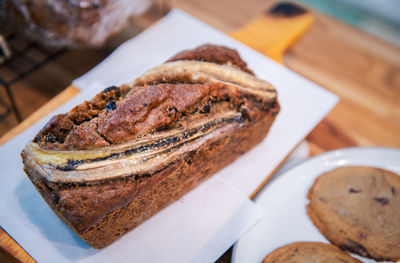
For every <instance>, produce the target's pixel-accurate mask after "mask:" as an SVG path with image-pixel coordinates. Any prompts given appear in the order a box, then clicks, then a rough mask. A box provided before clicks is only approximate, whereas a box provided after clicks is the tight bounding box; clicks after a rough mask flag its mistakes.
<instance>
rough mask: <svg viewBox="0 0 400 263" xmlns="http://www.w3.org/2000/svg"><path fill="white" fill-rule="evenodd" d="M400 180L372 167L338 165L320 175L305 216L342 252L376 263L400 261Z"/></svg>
mask: <svg viewBox="0 0 400 263" xmlns="http://www.w3.org/2000/svg"><path fill="white" fill-rule="evenodd" d="M398 189H400V176H398V175H396V174H394V173H392V172H390V171H387V170H383V169H379V168H373V167H362V166H361V167H340V168H337V169H334V170H332V171H329V172H327V173H324V174H322V175H320V176H319V177H318V178H317V179H316V180H315V182H314V184H313V185H312V187H311V188H310V190H309V192H308V199H309V200H310V203H309V204H308V205H307V213H308V215H309V217H310V218H311V220H312V221H313V223H314V225H315V226H316V227H317V228H318V229H319V231H320V232H321V233H322V234H323V235H324V236H325V237H326V238H327V239H328V240H329V241H331V242H332V243H333V244H335V245H337V246H339V247H340V248H342V249H345V250H349V251H351V252H353V253H356V254H359V255H361V256H364V257H369V258H373V259H375V260H378V261H382V260H389V261H395V260H399V259H400V221H399V218H400V209H399V208H400V196H399V194H398V191H399V190H398Z"/></svg>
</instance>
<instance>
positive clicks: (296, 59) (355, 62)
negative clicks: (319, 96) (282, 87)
mask: <svg viewBox="0 0 400 263" xmlns="http://www.w3.org/2000/svg"><path fill="white" fill-rule="evenodd" d="M275 2H276V1H264V0H248V1H246V2H244V1H240V0H235V1H231V0H220V1H203V0H175V1H172V6H174V7H180V8H182V9H183V10H185V11H187V12H188V13H190V14H192V15H194V16H196V17H198V18H200V19H201V20H203V21H205V22H207V23H209V24H210V25H212V26H214V27H216V28H218V29H220V30H222V31H225V32H231V31H233V30H235V29H237V28H239V27H241V26H242V25H244V24H246V23H248V22H249V21H250V20H251V19H253V18H255V17H258V16H260V15H261V14H262V13H263V12H264V11H265V10H267V9H269V8H270V6H271V5H272V4H274V3H275ZM227 7H229V10H227ZM159 12H160V10H159V8H158V7H155V8H153V9H152V10H150V11H149V12H147V13H146V14H145V15H142V16H140V17H139V18H136V19H135V20H134V23H135V26H133V27H131V28H130V29H129V30H126V31H125V32H124V34H122V37H125V39H126V38H128V37H132V36H133V35H134V34H137V33H138V32H140V31H141V30H143V29H145V28H146V27H148V26H149V25H150V24H152V23H153V22H154V21H156V20H157V19H158V18H159ZM312 14H313V17H314V22H313V24H312V26H311V28H310V29H309V30H308V32H307V33H306V34H305V35H304V36H303V37H302V38H301V39H300V40H299V41H298V42H297V43H296V44H295V45H294V46H293V47H292V48H291V49H290V50H289V51H288V52H287V53H286V55H285V57H284V60H283V62H284V65H285V66H287V67H288V68H290V69H291V70H293V71H295V72H297V73H299V74H301V75H303V76H305V77H306V78H308V79H310V80H312V81H314V82H316V83H318V84H319V85H321V86H323V87H325V88H326V89H328V90H330V91H332V92H334V93H336V94H338V95H339V96H340V101H339V103H338V105H337V106H336V107H335V108H334V109H333V110H332V111H331V112H330V113H329V114H328V115H327V117H326V118H325V119H324V120H323V121H322V122H321V123H320V124H319V125H318V126H317V127H316V128H315V129H314V130H313V131H312V132H311V133H310V134H309V135H308V137H307V138H306V141H307V142H308V144H309V146H310V150H311V154H312V155H315V154H318V153H321V152H325V151H328V150H333V149H338V148H343V147H351V146H385V147H397V148H400V48H398V47H395V46H393V45H390V44H388V43H385V42H383V41H381V40H378V39H376V38H374V37H372V36H369V35H367V34H365V33H363V32H360V31H358V30H357V29H354V28H352V27H350V26H348V25H346V24H344V23H342V22H339V21H337V20H335V19H333V18H331V17H328V16H326V15H323V14H321V13H319V12H315V11H312ZM120 41H122V40H120ZM120 41H118V40H113V41H112V42H111V43H110V44H108V46H107V47H106V48H105V49H103V50H99V51H90V52H89V54H88V53H82V52H81V53H79V52H78V53H75V54H80V56H79V57H76V56H75V57H74V59H75V60H79V59H82V60H84V61H87V63H86V65H82V66H81V67H79V66H78V67H74V68H73V70H68V67H63V65H62V63H64V62H65V61H67V62H68V60H63V61H59V62H57V63H60V65H55V66H56V69H57V71H58V73H57V74H59V75H65V76H75V77H77V76H79V75H80V74H83V73H84V72H85V71H86V70H87V65H92V64H93V65H94V64H95V63H98V61H99V58H104V57H105V56H106V55H107V54H108V53H109V52H110V51H111V50H112V49H113V48H115V47H116V45H117V44H118V43H120ZM105 50H106V51H105ZM68 52H74V51H68ZM69 59H71V58H69ZM53 71H54V69H53ZM43 78H45V75H44V76H43ZM71 80H72V79H71ZM60 83H65V79H62V81H60ZM52 85H54V81H53V83H52ZM293 88H294V89H295V88H296V83H293ZM77 92H78V91H77V90H74V89H66V90H64V91H63V92H61V93H60V94H59V95H58V96H56V97H55V98H53V99H52V100H51V101H49V102H48V103H47V104H45V105H44V106H43V107H42V108H40V109H39V110H37V111H36V112H35V113H34V114H32V115H31V116H29V117H28V118H27V119H25V120H24V121H23V122H22V123H21V124H19V125H18V126H16V127H15V128H14V129H12V130H10V131H9V132H8V133H6V134H5V135H4V136H3V137H2V138H0V144H2V143H4V142H6V141H7V140H9V139H11V138H12V137H14V136H15V135H17V134H18V133H20V132H21V131H23V130H24V129H26V128H27V127H29V126H30V125H32V124H33V123H35V122H36V121H38V120H39V119H40V118H41V117H43V116H45V115H47V114H48V113H49V112H51V111H52V110H54V109H55V108H57V107H58V106H59V105H60V104H62V103H63V102H66V101H68V100H69V99H70V98H71V97H73V96H74V95H75V94H76V93H77ZM0 230H1V229H0ZM0 261H1V262H3V261H5V262H18V261H22V262H34V260H33V259H32V258H31V257H30V256H29V255H28V254H27V253H26V252H25V251H24V250H23V249H21V248H20V247H19V246H18V244H16V243H15V241H13V240H12V239H11V238H10V237H9V236H8V235H7V234H6V233H4V232H3V231H0ZM219 262H230V252H228V253H225V254H224V255H223V256H222V258H221V259H220V260H219Z"/></svg>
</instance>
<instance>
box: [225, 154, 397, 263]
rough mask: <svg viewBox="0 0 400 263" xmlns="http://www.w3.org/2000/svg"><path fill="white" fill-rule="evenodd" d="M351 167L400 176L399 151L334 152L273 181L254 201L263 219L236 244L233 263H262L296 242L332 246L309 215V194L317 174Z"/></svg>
mask: <svg viewBox="0 0 400 263" xmlns="http://www.w3.org/2000/svg"><path fill="white" fill-rule="evenodd" d="M351 165H363V166H374V167H380V168H385V169H388V170H391V171H394V172H396V173H400V149H393V148H363V147H357V148H348V149H343V150H338V151H332V152H328V153H325V154H321V155H318V156H316V157H313V158H311V159H309V160H308V161H305V162H303V163H301V164H300V165H298V166H296V167H294V168H293V169H291V170H290V171H288V172H286V173H284V174H281V175H279V176H277V177H276V178H273V179H272V180H271V181H270V182H269V183H268V184H267V185H266V186H265V187H264V189H263V190H262V191H261V192H260V193H259V194H258V195H257V197H256V198H255V202H256V204H257V205H258V206H259V207H260V208H261V209H262V210H263V211H264V213H265V214H264V217H263V218H262V219H261V220H260V221H259V222H258V223H257V224H256V225H255V226H254V227H253V228H252V229H250V231H248V232H247V233H246V234H245V235H244V236H243V237H242V238H241V239H240V240H239V241H238V242H237V243H236V245H235V247H234V249H233V254H232V262H233V263H244V262H246V263H248V262H261V261H262V259H263V258H264V257H265V256H266V255H267V254H268V253H270V252H271V251H273V250H274V249H276V248H278V247H281V246H283V245H286V244H289V243H291V242H294V241H322V242H326V243H329V242H328V241H327V240H326V239H325V237H324V236H323V235H322V234H320V232H319V231H318V230H317V228H316V227H315V226H314V225H313V224H312V222H311V220H310V219H309V218H308V216H307V213H306V204H307V203H308V200H307V197H306V195H307V192H308V189H309V188H310V186H311V185H312V183H313V182H314V179H315V178H316V177H317V176H318V175H320V174H321V173H323V172H326V171H329V170H332V169H334V168H336V167H339V166H351ZM359 259H360V260H362V261H363V262H375V261H373V260H370V259H365V258H361V257H359Z"/></svg>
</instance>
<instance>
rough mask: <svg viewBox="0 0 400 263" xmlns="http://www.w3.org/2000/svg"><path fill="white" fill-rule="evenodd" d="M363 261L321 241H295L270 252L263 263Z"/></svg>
mask: <svg viewBox="0 0 400 263" xmlns="http://www.w3.org/2000/svg"><path fill="white" fill-rule="evenodd" d="M303 262H304V263H322V262H324V263H361V261H360V260H358V259H356V258H353V257H351V256H350V255H348V254H346V253H345V252H343V251H341V250H340V249H339V248H337V247H336V246H333V245H330V244H326V243H321V242H294V243H291V244H288V245H285V246H282V247H280V248H277V249H275V250H274V251H272V252H271V253H269V254H268V255H267V256H266V257H265V258H264V260H263V263H303Z"/></svg>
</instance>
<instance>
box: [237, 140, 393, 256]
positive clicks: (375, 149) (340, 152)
mask: <svg viewBox="0 0 400 263" xmlns="http://www.w3.org/2000/svg"><path fill="white" fill-rule="evenodd" d="M368 152H372V153H373V154H378V153H379V152H382V153H385V152H386V153H389V152H392V153H394V154H396V153H397V154H399V155H400V148H396V147H381V146H355V147H347V148H340V149H335V150H331V151H327V152H323V153H321V154H318V155H315V156H312V157H310V158H308V159H306V160H304V161H303V162H301V163H299V164H297V165H295V166H294V167H292V168H290V169H289V170H287V171H285V172H284V173H282V174H279V175H278V176H279V177H278V178H274V176H273V177H272V178H271V179H273V180H269V181H268V182H267V183H266V184H265V186H264V187H263V189H267V188H268V187H271V185H272V186H273V185H274V184H277V183H279V181H281V180H283V179H284V178H285V175H287V174H290V173H293V171H295V170H298V169H301V168H302V167H303V166H307V165H310V163H314V162H319V161H321V162H322V161H324V159H325V160H327V159H334V158H335V157H345V156H346V155H347V154H356V155H357V154H365V153H368ZM366 162H368V160H366ZM340 166H351V165H346V164H344V165H338V164H337V165H334V167H332V169H335V168H337V167H340ZM399 169H400V163H399ZM310 176H311V175H310ZM263 189H261V190H260V191H259V193H258V194H257V195H256V196H255V197H254V200H252V201H253V202H254V203H255V204H256V205H257V203H258V202H259V201H258V200H259V199H261V196H262V195H263V194H264V193H265V192H266V191H263ZM260 209H262V208H260ZM262 220H263V219H262V218H261V219H260V221H258V222H257V223H256V224H255V225H254V226H253V227H252V228H250V229H249V230H248V231H250V230H251V229H253V228H254V227H256V226H257V224H259V223H260V222H261V221H262ZM245 235H246V233H245V234H244V235H243V236H242V237H241V238H240V239H239V240H238V241H236V242H235V244H234V246H233V249H232V256H231V262H232V263H239V262H238V261H237V257H238V253H239V252H238V251H239V245H238V243H239V241H240V240H241V239H242V238H243V237H244V236H245Z"/></svg>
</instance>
